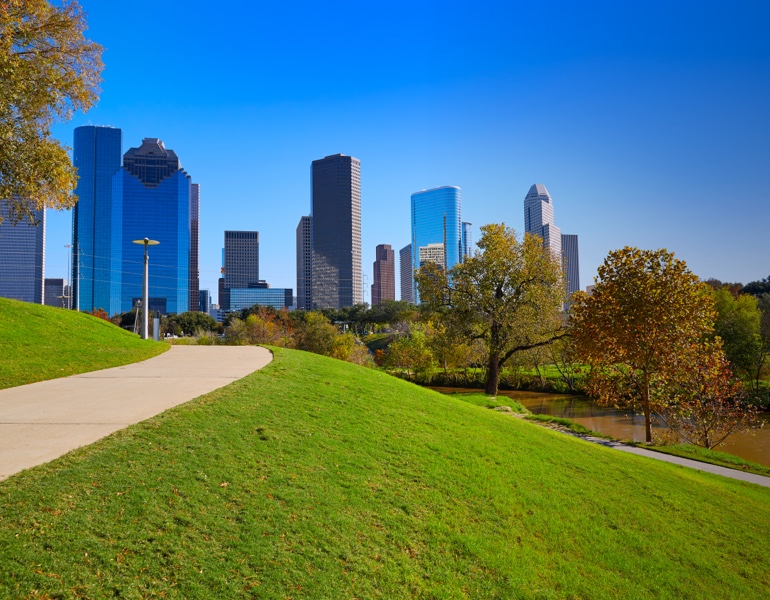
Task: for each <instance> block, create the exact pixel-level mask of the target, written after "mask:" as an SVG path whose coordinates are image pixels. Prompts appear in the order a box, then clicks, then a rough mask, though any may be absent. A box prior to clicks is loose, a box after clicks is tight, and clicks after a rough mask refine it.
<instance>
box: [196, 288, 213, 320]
mask: <svg viewBox="0 0 770 600" xmlns="http://www.w3.org/2000/svg"><path fill="white" fill-rule="evenodd" d="M198 310H199V311H200V312H202V313H206V314H208V313H209V311H211V292H209V290H199V291H198Z"/></svg>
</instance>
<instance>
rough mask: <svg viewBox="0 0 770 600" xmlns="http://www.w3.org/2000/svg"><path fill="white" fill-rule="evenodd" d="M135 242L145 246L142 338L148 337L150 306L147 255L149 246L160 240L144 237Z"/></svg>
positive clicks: (155, 244)
mask: <svg viewBox="0 0 770 600" xmlns="http://www.w3.org/2000/svg"><path fill="white" fill-rule="evenodd" d="M133 242H134V244H140V245H143V246H144V290H143V293H142V339H143V340H146V339H147V312H148V310H149V308H150V298H149V295H150V291H149V288H150V275H149V273H150V271H149V269H148V266H147V265H148V263H149V260H150V259H149V256H147V246H157V245H158V244H160V242H158V241H155V240H151V239H148V238H144V239H143V240H133Z"/></svg>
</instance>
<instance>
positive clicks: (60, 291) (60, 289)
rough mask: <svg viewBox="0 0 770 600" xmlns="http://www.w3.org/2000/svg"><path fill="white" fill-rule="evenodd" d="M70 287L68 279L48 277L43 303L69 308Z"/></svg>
mask: <svg viewBox="0 0 770 600" xmlns="http://www.w3.org/2000/svg"><path fill="white" fill-rule="evenodd" d="M69 287H70V286H68V285H67V280H66V279H59V278H46V280H45V285H44V290H45V298H44V300H43V304H45V305H46V306H56V307H58V308H69V302H68V300H69V295H68V294H69Z"/></svg>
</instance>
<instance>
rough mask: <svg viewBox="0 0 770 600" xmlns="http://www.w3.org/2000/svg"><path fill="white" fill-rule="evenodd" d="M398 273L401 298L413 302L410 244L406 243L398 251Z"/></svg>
mask: <svg viewBox="0 0 770 600" xmlns="http://www.w3.org/2000/svg"><path fill="white" fill-rule="evenodd" d="M398 261H399V265H398V268H399V274H400V276H401V300H403V301H404V302H413V300H412V288H413V287H414V272H413V271H412V244H407V245H406V246H404V247H403V248H401V250H399V251H398Z"/></svg>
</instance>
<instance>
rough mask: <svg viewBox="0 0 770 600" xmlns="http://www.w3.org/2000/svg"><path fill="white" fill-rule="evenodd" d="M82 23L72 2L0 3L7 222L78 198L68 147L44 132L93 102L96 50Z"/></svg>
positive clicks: (1, 175)
mask: <svg viewBox="0 0 770 600" xmlns="http://www.w3.org/2000/svg"><path fill="white" fill-rule="evenodd" d="M86 28H87V27H86V18H85V13H84V12H83V10H82V9H81V7H80V6H79V5H78V3H77V2H75V1H74V0H72V1H66V0H65V1H64V2H63V3H62V4H61V5H59V6H54V5H53V4H52V3H51V2H48V1H47V0H4V1H3V2H0V140H2V143H0V205H2V206H3V207H6V208H7V213H8V218H9V219H10V220H11V221H18V220H20V219H22V218H24V217H32V216H33V215H32V211H33V210H35V209H41V208H44V207H48V208H69V207H71V206H73V205H74V203H75V202H76V201H77V198H76V197H75V196H74V195H73V194H72V192H73V190H74V188H75V184H76V182H77V174H76V171H75V168H74V167H73V166H72V162H71V161H70V158H69V149H68V148H67V147H66V146H63V145H62V144H61V143H60V142H59V141H57V140H55V139H53V138H52V137H51V132H50V129H51V126H52V125H53V124H54V123H55V122H56V121H67V120H69V119H70V118H71V117H72V114H73V112H74V111H76V110H83V111H86V110H88V109H89V108H90V107H91V106H93V105H94V104H95V103H96V101H97V100H98V97H99V91H100V90H99V83H100V81H101V71H102V66H103V65H102V61H101V53H102V48H101V46H100V45H98V44H96V43H94V42H92V41H90V40H88V39H86V38H85V36H84V31H85V30H86ZM1 219H2V216H1V215H0V220H1Z"/></svg>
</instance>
